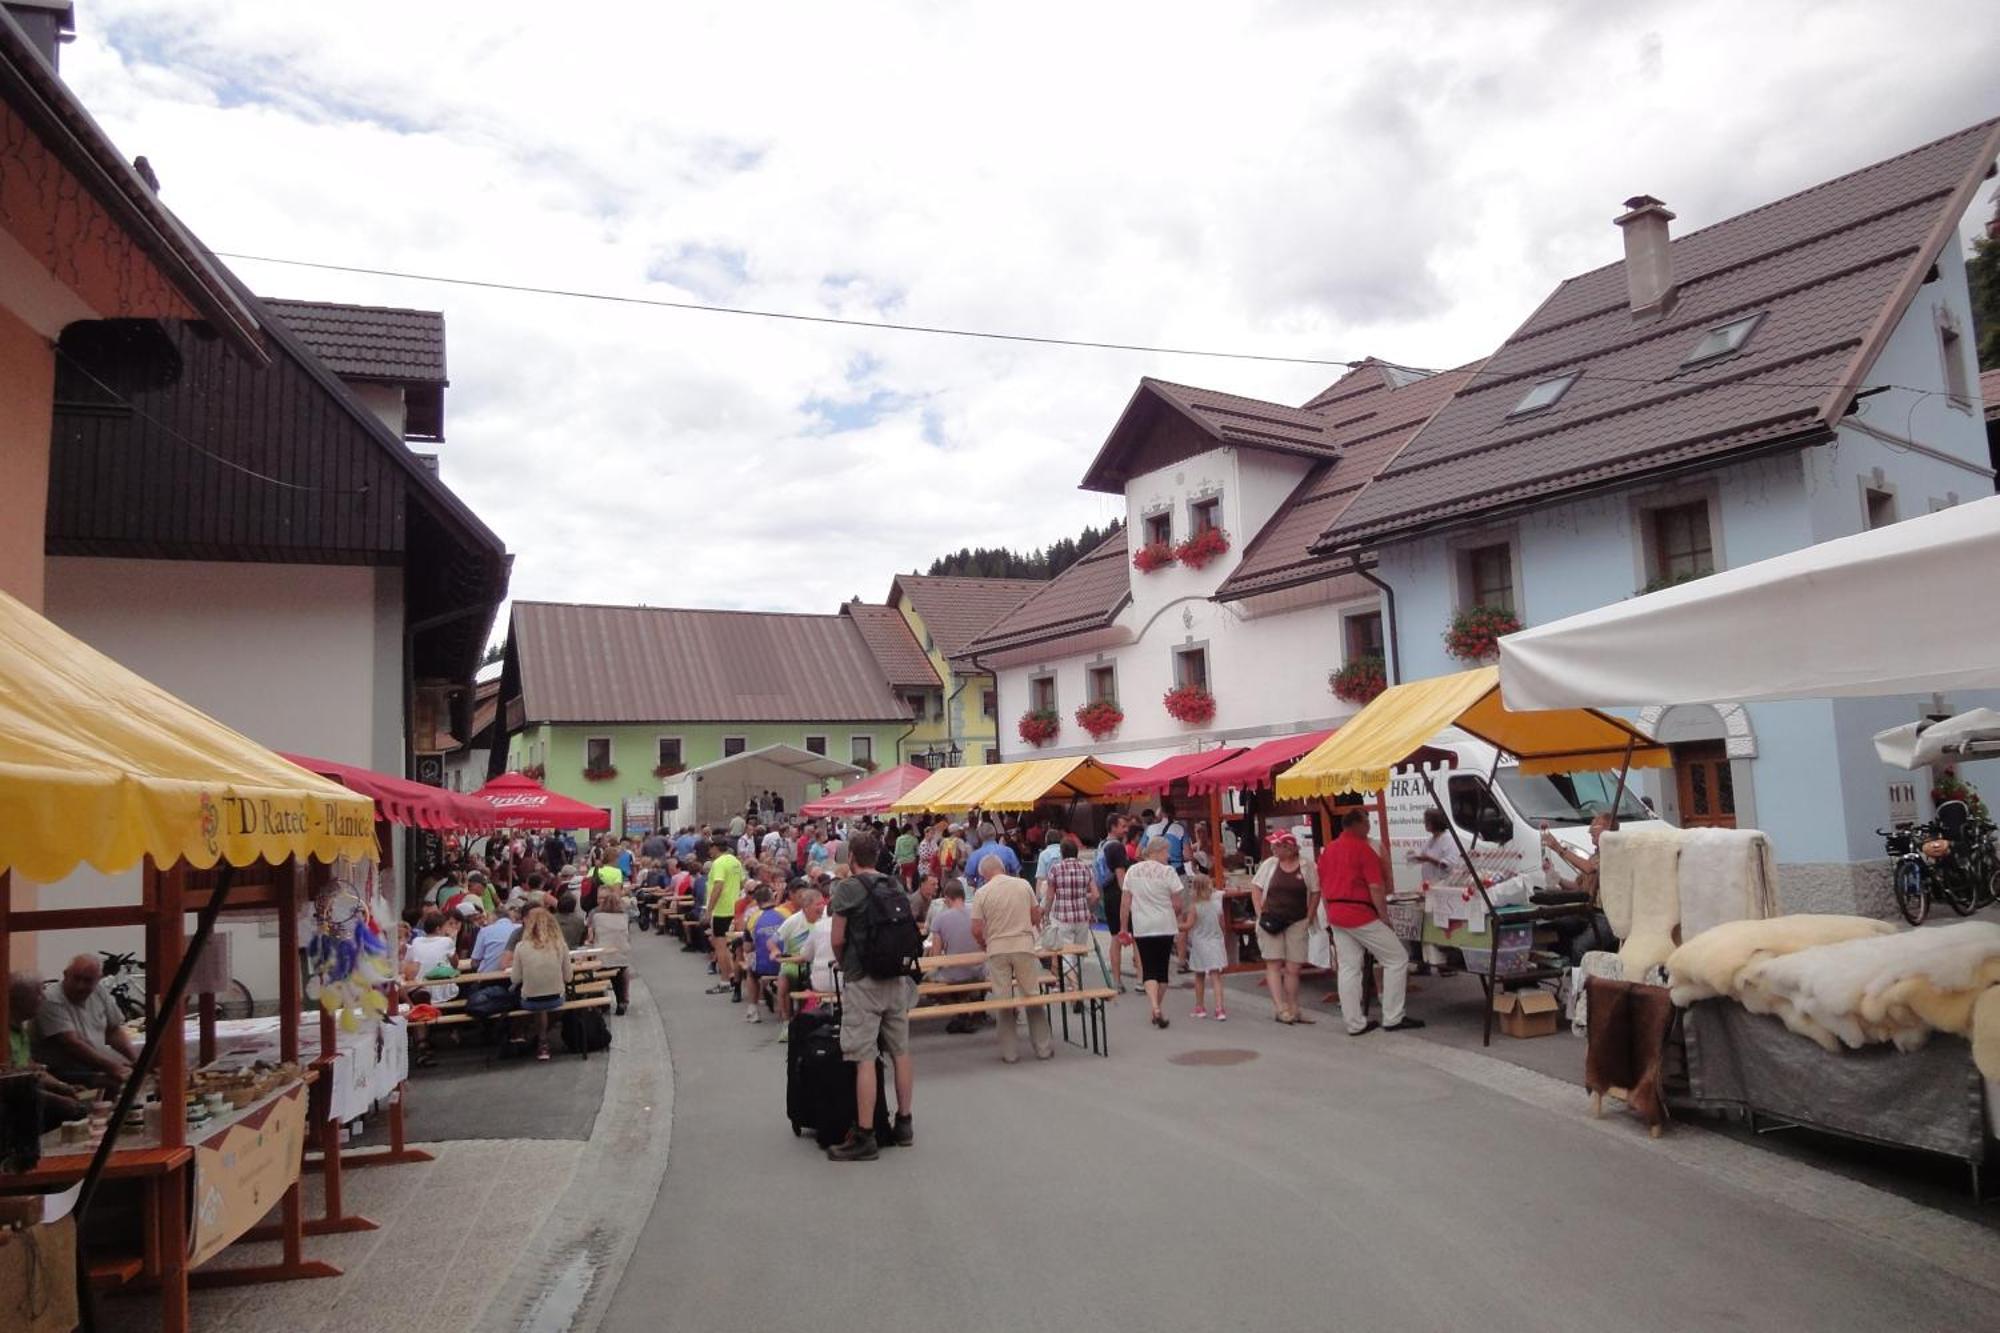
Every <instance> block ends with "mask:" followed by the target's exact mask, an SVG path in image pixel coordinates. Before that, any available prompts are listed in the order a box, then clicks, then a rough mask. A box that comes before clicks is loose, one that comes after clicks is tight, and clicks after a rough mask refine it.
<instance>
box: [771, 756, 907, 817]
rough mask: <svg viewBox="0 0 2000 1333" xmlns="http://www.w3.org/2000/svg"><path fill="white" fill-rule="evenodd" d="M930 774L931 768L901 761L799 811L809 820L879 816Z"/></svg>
mask: <svg viewBox="0 0 2000 1333" xmlns="http://www.w3.org/2000/svg"><path fill="white" fill-rule="evenodd" d="M930 775H931V773H930V770H929V769H927V768H919V767H917V766H916V765H915V764H898V765H896V766H895V767H894V768H890V769H884V770H883V771H882V772H880V773H877V774H875V775H874V776H873V777H869V778H864V779H862V780H861V781H860V782H856V783H853V784H851V785H849V786H846V787H842V788H841V789H840V790H839V791H837V792H833V793H832V794H830V795H827V796H822V797H820V798H819V799H818V800H816V801H807V802H806V803H805V804H804V805H803V806H801V807H800V808H799V813H800V814H801V815H804V816H805V817H806V818H807V819H825V818H827V817H828V816H832V815H879V814H881V813H882V812H883V811H884V810H887V809H888V808H889V807H890V806H891V805H892V804H894V803H895V802H896V801H897V800H898V799H900V798H901V797H903V796H906V795H908V794H909V793H910V792H911V791H914V790H915V789H916V787H917V785H918V784H919V783H921V782H923V781H924V779H926V778H928V777H929V776H930Z"/></svg>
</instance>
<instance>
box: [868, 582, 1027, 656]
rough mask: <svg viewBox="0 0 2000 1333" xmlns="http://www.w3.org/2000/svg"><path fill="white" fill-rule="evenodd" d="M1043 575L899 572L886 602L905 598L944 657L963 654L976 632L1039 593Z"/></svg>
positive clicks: (892, 602) (977, 633) (978, 632)
mask: <svg viewBox="0 0 2000 1333" xmlns="http://www.w3.org/2000/svg"><path fill="white" fill-rule="evenodd" d="M1047 583H1048V580H1047V579H992V578H976V577H970V576H962V575H953V574H898V575H897V576H896V579H895V582H894V583H892V584H891V585H890V588H889V605H890V606H891V607H894V606H895V605H896V603H897V601H898V600H907V601H908V602H909V603H910V607H911V609H912V610H914V611H915V612H916V613H917V618H918V619H919V620H922V621H923V622H924V628H926V629H928V630H929V631H930V633H931V641H932V642H933V643H935V644H936V645H937V650H938V651H939V652H941V653H943V654H944V655H945V658H946V659H947V660H950V659H952V658H959V657H963V656H965V650H966V648H967V647H968V646H970V645H971V643H972V641H973V640H974V639H976V638H978V637H979V635H980V633H981V632H982V631H983V630H985V629H986V628H987V626H989V625H991V624H993V623H994V622H995V621H997V620H999V619H1000V618H1001V617H1002V616H1005V615H1006V614H1007V613H1008V612H1009V611H1012V610H1013V609H1014V608H1015V607H1017V606H1019V605H1020V604H1021V603H1022V602H1025V601H1026V600H1027V599H1028V598H1029V597H1030V596H1032V595H1033V594H1035V593H1036V592H1039V591H1040V590H1041V589H1042V588H1043V587H1045V586H1046V585H1047Z"/></svg>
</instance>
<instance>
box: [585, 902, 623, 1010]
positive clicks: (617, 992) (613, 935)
mask: <svg viewBox="0 0 2000 1333" xmlns="http://www.w3.org/2000/svg"><path fill="white" fill-rule="evenodd" d="M583 942H584V944H586V945H593V944H594V945H596V946H597V947H599V948H600V949H602V950H604V952H603V953H601V954H599V955H598V957H597V961H598V962H599V963H601V964H602V965H603V966H605V967H608V968H610V969H612V971H611V993H612V994H613V995H614V996H616V997H617V999H618V1008H617V1009H616V1010H615V1012H617V1013H621V1014H622V1013H624V1012H625V1003H626V998H627V996H628V995H629V993H630V991H629V987H630V986H631V982H630V981H629V980H628V979H627V977H626V973H627V971H628V970H629V966H630V964H631V961H632V956H631V946H632V931H631V922H629V921H627V920H626V919H625V899H624V897H623V896H622V895H621V894H620V893H619V892H618V890H616V889H612V888H607V889H603V890H600V891H599V893H598V895H597V910H596V911H595V912H592V913H591V914H590V928H589V929H588V930H586V931H585V932H584V934H583Z"/></svg>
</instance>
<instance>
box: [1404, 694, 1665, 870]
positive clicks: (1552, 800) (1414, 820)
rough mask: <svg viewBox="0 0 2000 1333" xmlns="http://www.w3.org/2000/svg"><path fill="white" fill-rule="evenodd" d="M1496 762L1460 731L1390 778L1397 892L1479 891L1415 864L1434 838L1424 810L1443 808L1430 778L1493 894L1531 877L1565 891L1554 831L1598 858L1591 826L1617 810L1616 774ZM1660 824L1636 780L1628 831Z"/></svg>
mask: <svg viewBox="0 0 2000 1333" xmlns="http://www.w3.org/2000/svg"><path fill="white" fill-rule="evenodd" d="M1494 759H1495V751H1494V748H1493V747H1492V746H1491V745H1488V744H1487V743H1486V742H1485V741H1482V740H1477V739H1475V738H1473V737H1471V736H1468V735H1467V734H1466V733H1464V732H1462V731H1459V730H1457V729H1456V728H1453V729H1451V730H1447V731H1443V732H1440V733H1439V734H1438V735H1437V736H1436V737H1435V738H1434V739H1433V740H1432V741H1431V742H1430V744H1429V745H1427V746H1425V747H1424V749H1423V751H1422V752H1420V753H1419V754H1418V755H1416V756H1413V757H1412V760H1411V762H1409V763H1406V764H1401V765H1398V766H1397V767H1396V769H1395V770H1394V771H1392V772H1391V773H1390V775H1389V793H1388V802H1389V846H1390V851H1391V854H1392V855H1393V857H1394V859H1395V866H1394V869H1393V871H1392V872H1391V873H1392V878H1393V882H1394V884H1395V887H1396V892H1397V893H1399V894H1414V893H1416V892H1417V891H1418V890H1419V889H1420V888H1421V887H1422V886H1423V885H1424V884H1425V883H1432V884H1436V883H1440V882H1442V883H1447V884H1456V885H1460V886H1468V887H1469V886H1470V884H1471V880H1470V878H1469V877H1468V876H1467V875H1466V873H1465V871H1464V869H1463V868H1460V869H1459V870H1458V871H1457V872H1456V873H1455V874H1453V875H1450V876H1444V877H1440V876H1438V875H1437V873H1436V870H1435V867H1426V866H1423V865H1419V864H1417V863H1416V862H1413V861H1412V860H1410V854H1411V853H1412V852H1415V851H1416V850H1417V849H1419V848H1421V847H1422V846H1423V845H1424V843H1426V842H1427V841H1429V839H1430V835H1429V834H1427V833H1426V832H1425V831H1424V811H1426V810H1429V809H1432V808H1433V806H1432V803H1431V796H1430V792H1429V791H1428V790H1426V788H1425V786H1424V777H1425V775H1426V773H1428V774H1429V776H1430V779H1431V781H1432V783H1434V784H1435V785H1436V788H1437V795H1438V800H1439V802H1441V803H1442V804H1443V806H1444V808H1445V810H1446V812H1447V813H1448V814H1449V815H1450V818H1451V822H1452V825H1453V827H1454V828H1455V829H1456V830H1457V833H1458V837H1459V841H1460V842H1462V843H1463V844H1464V845H1465V846H1466V848H1467V849H1468V850H1470V851H1471V853H1472V860H1473V864H1474V865H1475V866H1477V867H1478V869H1479V873H1480V874H1481V875H1482V876H1483V877H1484V878H1485V880H1486V882H1487V884H1488V885H1489V886H1490V885H1492V884H1495V883H1498V882H1499V881H1501V880H1504V879H1510V878H1512V877H1513V876H1515V875H1526V876H1528V877H1529V879H1530V881H1531V882H1532V883H1533V884H1534V886H1535V887H1537V888H1553V887H1555V881H1554V876H1552V875H1549V874H1548V873H1547V867H1548V865H1549V864H1550V863H1552V862H1553V861H1554V860H1555V857H1554V854H1553V853H1548V854H1547V857H1546V859H1545V857H1544V848H1543V847H1542V830H1543V829H1544V828H1548V829H1550V830H1551V831H1553V832H1554V833H1555V835H1556V837H1557V838H1559V839H1560V840H1562V841H1563V842H1564V843H1566V844H1567V845H1569V846H1570V847H1573V848H1576V849H1578V850H1580V851H1584V852H1588V851H1589V850H1590V821H1591V818H1592V817H1593V816H1595V815H1598V814H1600V813H1602V812H1604V811H1607V810H1609V809H1610V808H1611V799H1612V796H1613V794H1614V793H1616V791H1617V789H1618V774H1617V772H1616V770H1613V771H1611V772H1608V773H1551V774H1545V775H1541V776H1536V777H1529V776H1527V775H1526V774H1524V773H1522V772H1521V770H1520V766H1519V765H1518V764H1517V763H1516V762H1515V761H1514V759H1513V757H1512V756H1507V757H1504V758H1502V759H1501V760H1500V762H1499V764H1498V766H1497V767H1496V766H1495V764H1494ZM1489 775H1490V776H1491V778H1492V781H1491V782H1490V783H1489V782H1488V780H1487V779H1488V777H1489ZM1653 818H1656V816H1655V815H1654V814H1653V812H1652V811H1651V810H1648V809H1647V808H1646V807H1645V805H1644V804H1643V803H1642V802H1641V801H1640V800H1639V798H1638V796H1637V795H1636V794H1635V793H1634V792H1633V790H1632V779H1631V778H1630V776H1628V777H1627V778H1626V780H1625V793H1624V799H1623V800H1622V801H1621V802H1620V803H1619V807H1618V820H1619V822H1620V823H1621V824H1628V823H1633V822H1636V821H1639V820H1646V819H1653ZM1558 873H1560V874H1561V875H1562V877H1563V878H1572V877H1573V876H1572V875H1571V874H1570V872H1569V871H1568V870H1567V868H1563V867H1558Z"/></svg>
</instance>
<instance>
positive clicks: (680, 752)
mask: <svg viewBox="0 0 2000 1333" xmlns="http://www.w3.org/2000/svg"><path fill="white" fill-rule="evenodd" d="M668 741H672V742H673V745H674V758H673V760H672V762H668V760H667V756H666V752H665V751H664V750H662V749H661V748H660V747H661V746H663V745H665V744H666V743H667V742H668ZM653 766H654V767H655V768H686V767H687V741H686V740H685V739H684V738H683V737H680V736H655V737H653Z"/></svg>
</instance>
